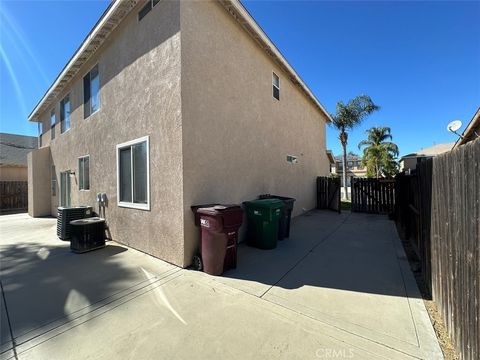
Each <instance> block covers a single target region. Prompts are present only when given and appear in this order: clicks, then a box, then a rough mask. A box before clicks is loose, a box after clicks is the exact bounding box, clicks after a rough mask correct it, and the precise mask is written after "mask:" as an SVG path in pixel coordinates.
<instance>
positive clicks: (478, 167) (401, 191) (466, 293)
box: [395, 139, 480, 360]
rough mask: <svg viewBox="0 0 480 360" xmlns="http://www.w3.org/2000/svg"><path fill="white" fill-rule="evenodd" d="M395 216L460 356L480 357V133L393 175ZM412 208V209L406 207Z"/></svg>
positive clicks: (467, 357) (470, 359)
mask: <svg viewBox="0 0 480 360" xmlns="http://www.w3.org/2000/svg"><path fill="white" fill-rule="evenodd" d="M396 180H397V193H396V195H397V200H396V203H397V205H396V211H395V213H396V220H397V223H398V225H399V228H400V229H401V230H402V233H403V235H404V236H405V237H406V238H408V239H410V241H411V242H412V244H413V245H414V248H415V249H416V251H417V254H418V256H419V259H420V262H421V265H422V267H421V268H422V275H423V277H424V279H425V282H426V283H427V285H428V286H429V287H430V291H431V294H432V298H433V300H434V301H435V303H436V304H437V307H438V309H439V311H440V313H441V315H442V317H443V320H444V321H445V324H446V327H447V330H448V332H449V334H450V336H451V338H452V340H453V341H454V343H455V345H456V349H457V351H458V353H459V355H460V357H461V358H462V359H467V360H473V359H475V360H477V359H479V358H480V304H479V303H480V139H478V140H476V141H474V142H471V143H468V144H466V145H463V146H461V147H459V148H458V149H455V150H453V151H451V152H448V153H446V154H442V155H440V156H437V157H436V158H434V159H430V160H427V161H423V162H421V163H420V164H418V165H417V169H416V172H415V173H414V174H413V175H411V176H406V175H399V176H397V179H396ZM409 208H410V209H412V208H413V209H417V210H418V211H417V212H414V211H409Z"/></svg>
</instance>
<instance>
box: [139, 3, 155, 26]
mask: <svg viewBox="0 0 480 360" xmlns="http://www.w3.org/2000/svg"><path fill="white" fill-rule="evenodd" d="M159 1H160V0H148V2H147V3H146V4H145V6H144V7H143V8H142V10H140V11H139V12H138V21H140V20H142V19H143V18H144V17H145V15H147V14H148V13H149V12H150V10H152V8H153V7H154V6H155V5H157V4H158V3H159Z"/></svg>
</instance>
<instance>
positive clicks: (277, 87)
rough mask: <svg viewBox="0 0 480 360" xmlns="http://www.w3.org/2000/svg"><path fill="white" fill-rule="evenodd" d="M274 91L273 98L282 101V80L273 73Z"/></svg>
mask: <svg viewBox="0 0 480 360" xmlns="http://www.w3.org/2000/svg"><path fill="white" fill-rule="evenodd" d="M272 90H273V97H274V98H275V99H277V100H280V78H279V77H278V75H277V74H275V73H272Z"/></svg>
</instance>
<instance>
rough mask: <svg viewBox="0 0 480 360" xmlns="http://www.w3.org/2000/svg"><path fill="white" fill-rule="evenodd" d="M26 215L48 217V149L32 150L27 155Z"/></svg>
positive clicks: (49, 158) (49, 162) (49, 156)
mask: <svg viewBox="0 0 480 360" xmlns="http://www.w3.org/2000/svg"><path fill="white" fill-rule="evenodd" d="M27 163H28V214H29V215H30V216H48V215H50V212H51V211H50V164H51V154H50V148H49V147H44V148H41V149H37V150H33V151H32V152H30V153H29V154H28V155H27Z"/></svg>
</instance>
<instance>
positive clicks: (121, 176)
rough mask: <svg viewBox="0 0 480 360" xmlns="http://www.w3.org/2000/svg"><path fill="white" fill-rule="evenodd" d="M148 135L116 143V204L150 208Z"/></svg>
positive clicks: (144, 208)
mask: <svg viewBox="0 0 480 360" xmlns="http://www.w3.org/2000/svg"><path fill="white" fill-rule="evenodd" d="M148 154H149V138H148V136H146V137H144V138H140V139H136V140H133V141H129V142H127V143H124V144H120V145H117V197H118V205H119V206H122V207H131V208H136V209H143V210H150V180H149V172H150V170H149V155H148Z"/></svg>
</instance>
